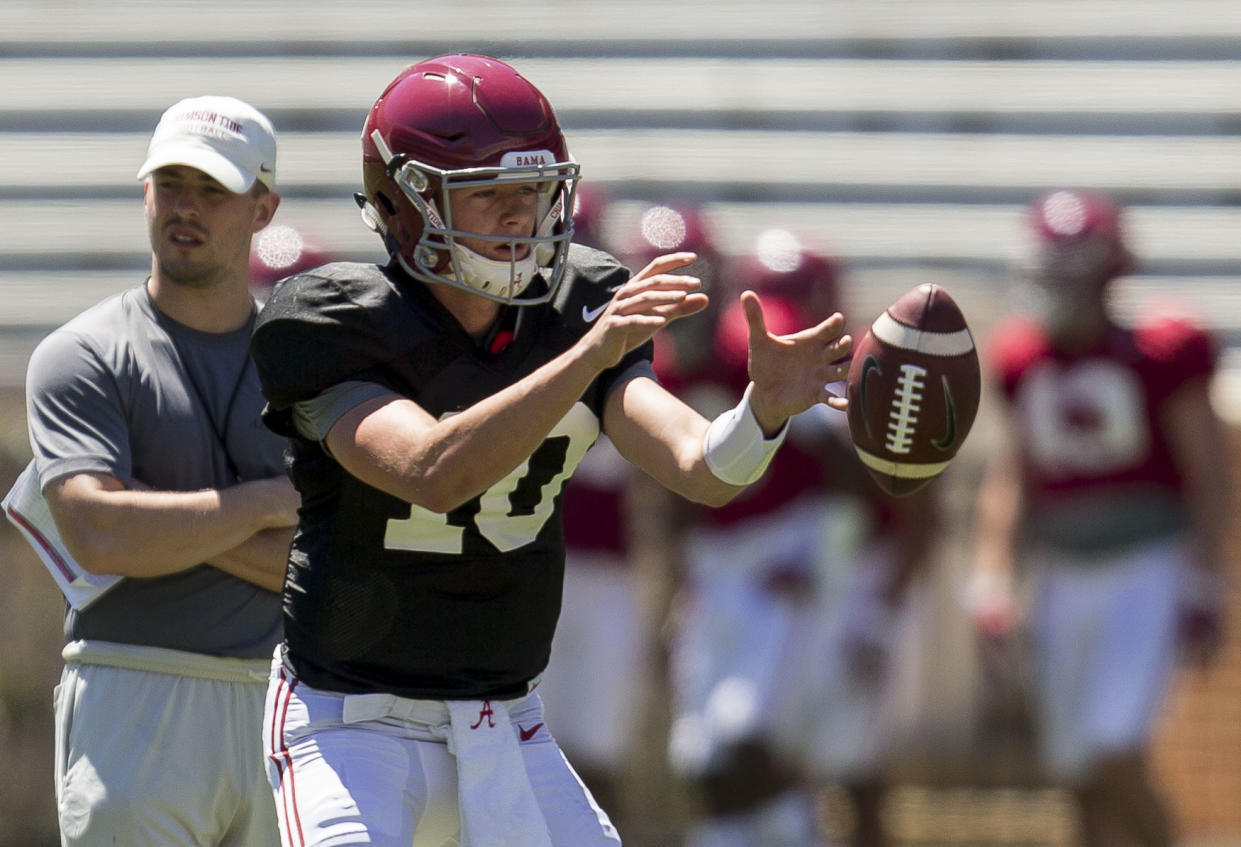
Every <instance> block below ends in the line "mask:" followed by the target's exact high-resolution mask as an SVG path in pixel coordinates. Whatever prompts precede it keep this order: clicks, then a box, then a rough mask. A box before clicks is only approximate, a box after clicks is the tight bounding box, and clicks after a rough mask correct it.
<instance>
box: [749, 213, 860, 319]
mask: <svg viewBox="0 0 1241 847" xmlns="http://www.w3.org/2000/svg"><path fill="white" fill-rule="evenodd" d="M735 280H736V288H737V290H738V291H744V290H745V289H747V288H750V289H753V290H754V291H756V292H758V293H759V294H760V295H774V296H776V297H779V298H784V299H786V300H789V301H792V302H795V303H800V304H801V305H802V310H803V311H804V312H805V313H806V315H807V317H808V318H812V319H813V320H812V321H811V322H812V323H817V322H818V321H821V320H823V319H824V318H826V317H828V316H829V315H831V314H832V313H833V312H838V311H840V309H841V296H840V268H839V266H838V265H837V264H836V262H834V261H832V260H831V259H829V258H828V257H827V256H824V255H821V254H819V253H815V252H812V251H811V250H808V249H806V247H805V246H804V245H803V244H802V243H801V241H800V240H798V238H797V236H795V235H794V234H793V233H791V232H789V231H788V230H787V229H768V230H764V231H763V232H762V233H760V234H759V236H758V239H757V240H756V242H755V249H754V253H753V255H751V256H749V257H747V258H746V259H744V260H743V261H742V262H741V264H740V266H739V267H738V270H737V273H736V277H735ZM765 300H766V297H764V301H765Z"/></svg>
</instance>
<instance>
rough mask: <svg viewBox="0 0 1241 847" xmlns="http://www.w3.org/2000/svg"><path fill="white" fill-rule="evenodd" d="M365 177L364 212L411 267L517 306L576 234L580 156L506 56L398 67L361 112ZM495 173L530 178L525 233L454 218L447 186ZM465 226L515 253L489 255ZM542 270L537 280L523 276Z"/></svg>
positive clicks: (549, 285)
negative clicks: (532, 208)
mask: <svg viewBox="0 0 1241 847" xmlns="http://www.w3.org/2000/svg"><path fill="white" fill-rule="evenodd" d="M362 180H363V186H364V191H365V195H364V196H362V197H359V203H360V204H361V206H362V218H363V220H364V221H365V222H366V224H367V225H368V226H369V227H370V228H371V229H373V230H375V231H376V232H378V233H379V234H380V236H381V237H382V238H383V240H384V245H385V246H386V247H387V249H388V252H389V253H390V254H391V255H392V257H393V258H395V259H396V260H397V261H398V262H399V263H400V264H401V266H402V267H403V268H404V269H405V270H406V271H407V272H408V273H409V274H411V275H413V276H414V277H416V278H418V279H422V280H426V281H431V282H439V283H443V284H446V285H451V286H454V287H456V288H462V289H465V290H467V291H470V292H472V293H475V294H480V295H482V296H484V297H487V298H489V299H492V300H497V301H500V302H502V303H511V304H515V305H522V306H525V305H535V304H538V303H544V302H547V301H548V300H550V299H551V297H552V296H553V295H554V294H555V291H556V288H557V287H558V286H559V284H560V280H561V279H562V277H563V276H564V271H565V263H566V260H567V257H568V249H569V241H570V239H571V238H572V236H573V224H572V209H573V194H574V188H575V185H576V183H577V180H578V165H577V162H575V161H574V160H573V158H572V157H571V156H570V155H569V151H568V147H567V145H566V144H565V140H564V136H563V134H562V133H561V131H560V125H559V124H558V123H557V121H556V115H555V113H554V112H553V111H552V107H551V104H550V103H548V101H547V98H545V97H544V96H543V95H542V93H540V92H539V90H538V89H537V88H535V87H534V86H533V85H532V84H531V83H530V82H529V81H527V80H526V79H525V78H524V77H523V76H521V74H519V73H517V71H516V70H514V69H513V68H512V67H510V66H509V65H507V64H505V63H504V62H501V61H499V60H498V59H492V58H489V57H486V56H475V55H453V56H441V57H439V58H435V59H428V60H426V61H424V62H419V63H418V64H416V65H412V66H410V67H409V68H406V69H405V70H404V71H402V72H401V73H400V74H399V75H398V76H397V77H396V79H394V80H393V81H392V82H391V83H389V84H388V87H387V88H386V89H385V90H384V92H383V94H382V95H380V97H379V99H378V100H376V101H375V104H374V105H373V106H372V107H371V110H370V113H369V114H368V115H367V117H366V124H365V126H364V128H363V131H362ZM496 183H508V184H513V183H530V184H533V185H535V186H536V187H537V189H538V192H539V198H538V215H537V221H536V225H535V227H534V231H533V232H531V233H530V234H529V235H527V236H522V237H509V236H497V235H488V234H484V233H476V232H468V231H463V230H459V229H457V228H456V227H455V226H454V225H453V208H452V200H451V193H452V190H453V189H459V188H465V187H470V186H477V185H480V184H492V185H494V184H496ZM461 238H473V239H478V240H481V241H492V242H500V243H504V244H507V245H508V246H509V247H510V250H511V253H510V255H511V258H510V259H508V260H504V261H499V260H494V259H489V258H487V257H485V256H482V255H480V254H479V253H477V252H475V251H473V250H470V249H469V248H468V247H466V246H465V245H463V244H461V243H460V242H459V241H458V239H461ZM538 275H541V276H542V277H543V280H544V282H545V283H546V284H545V286H538V287H536V288H531V287H530V286H531V284H532V283H533V282H534V278H535V277H536V276H538ZM526 292H529V293H526ZM523 293H526V294H525V296H524V297H523V296H522V295H523Z"/></svg>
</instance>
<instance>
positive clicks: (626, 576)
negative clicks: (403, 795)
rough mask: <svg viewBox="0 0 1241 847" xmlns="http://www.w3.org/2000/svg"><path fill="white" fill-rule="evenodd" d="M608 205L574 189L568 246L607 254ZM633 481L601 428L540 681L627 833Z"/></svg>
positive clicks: (637, 635) (574, 485) (584, 468)
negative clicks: (559, 605) (631, 507)
mask: <svg viewBox="0 0 1241 847" xmlns="http://www.w3.org/2000/svg"><path fill="white" fill-rule="evenodd" d="M607 206H608V197H607V194H606V193H605V192H604V191H603V190H601V189H599V188H597V187H593V186H590V185H582V184H579V185H578V187H577V191H576V192H575V194H574V209H573V243H574V244H580V245H584V246H586V247H592V248H596V249H600V250H604V251H605V252H607V251H608V240H607V239H606V238H605V233H604V227H603V221H604V217H605V215H606V214H607ZM634 477H635V469H634V467H633V465H631V464H629V463H628V462H626V461H625V460H624V458H622V457H621V455H620V454H619V453H617V451H616V448H615V447H614V446H613V445H612V442H611V441H609V440H608V437H607V436H606V435H603V434H600V436H599V438H598V440H597V441H595V443H594V444H593V445H592V446H591V448H590V449H589V450H588V451H587V452H586V455H585V456H583V457H582V461H581V462H580V463H579V464H578V466H577V469H576V470H575V471H574V474H573V477H572V478H571V479H570V480H569V481H568V482H567V483H566V485H565V493H564V495H563V505H562V518H563V523H564V541H565V574H564V593H563V599H562V603H561V613H560V619H559V621H558V623H557V625H556V634H555V637H554V639H553V641H552V655H551V661H550V663H549V664H548V666H547V670H546V671H545V672H544V674H543V679H542V681H541V682H540V683H539V693H540V695H541V696H542V698H543V702H544V704H545V709H546V715H547V719H548V723H549V725H551V726H553V727H555V729H556V741H557V743H558V744H559V745H560V747H561V749H562V750H564V752H565V755H567V756H568V757H569V760H570V761H571V762H573V767H574V769H575V770H576V771H577V772H578V775H579V776H581V778H582V781H583V782H585V783H586V786H587V787H588V788H589V789H590V791H591V793H592V794H593V795H594V797H595V799H596V800H597V801H598V803H599V805H600V806H602V807H603V808H605V809H607V810H608V811H609V815H610V816H611V818H612V820H613V822H614V823H616V825H617V828H618V829H620V830H621V831H623V832H632V830H631V829H630V828H628V827H627V826H626V824H627V823H628V821H629V820H630V817H629V814H628V813H629V812H630V811H632V809H631V805H632V804H631V803H630V798H628V797H627V796H626V792H625V790H624V789H625V787H626V778H625V777H626V770H627V768H628V766H629V765H631V764H632V763H633V759H634V756H635V754H636V753H637V750H636V745H637V741H638V739H637V733H638V730H639V728H640V725H641V722H642V714H641V707H642V704H644V703H646V702H647V701H648V697H647V677H648V675H647V667H646V662H645V660H646V657H647V649H646V644H647V627H646V626H645V625H644V620H645V616H644V613H643V607H642V592H641V587H640V585H639V574H638V570H637V567H636V566H635V563H634V561H633V559H632V553H633V550H632V540H633V539H632V535H633V526H632V523H631V521H630V516H629V513H630V502H629V501H630V498H631V496H632V491H633V482H634ZM640 823H641V822H640V821H638V820H634V824H633V825H634V826H638V825H640ZM631 837H632V836H631Z"/></svg>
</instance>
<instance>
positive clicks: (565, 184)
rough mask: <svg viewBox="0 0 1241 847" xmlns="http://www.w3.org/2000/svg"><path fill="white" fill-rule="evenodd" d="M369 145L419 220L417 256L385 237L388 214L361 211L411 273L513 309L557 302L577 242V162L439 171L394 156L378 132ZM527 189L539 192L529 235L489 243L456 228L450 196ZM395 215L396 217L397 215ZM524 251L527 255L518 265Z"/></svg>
mask: <svg viewBox="0 0 1241 847" xmlns="http://www.w3.org/2000/svg"><path fill="white" fill-rule="evenodd" d="M371 140H372V141H373V142H374V144H375V147H376V149H377V151H378V152H379V155H380V157H381V158H382V159H383V162H384V165H385V170H386V173H387V176H388V179H389V181H390V182H391V183H392V184H393V185H395V186H396V188H397V189H398V190H399V191H400V193H401V195H402V196H403V197H404V198H405V199H406V200H408V201H409V203H410V205H411V206H412V207H413V209H414V211H416V212H417V214H418V215H419V216H420V217H421V219H422V220H421V226H420V227H419V229H420V234H419V236H418V239H417V242H416V244H414V245H413V248H412V250H402V249H400V248H399V246H398V243H399V241H400V239H393V238H389V237H387V236H386V235H385V232H384V230H385V229H387V225H386V224H385V223H384V222H383V219H384V218H385V215H384V214H383V212H382V211H381V210H379V209H376V208H374V206H371V205H370V204H369V203H368V206H367V207H364V209H363V219H364V220H366V221H367V224H368V226H370V227H371V228H372V229H376V230H377V231H379V232H380V234H381V235H385V241H386V242H387V244H388V248H389V251H390V252H391V253H392V255H393V257H394V258H395V259H396V260H397V261H398V262H399V263H400V265H401V266H402V267H403V268H404V269H405V271H406V272H407V273H409V274H410V275H411V276H414V277H416V278H418V279H422V280H426V281H429V282H438V283H442V284H444V285H450V286H452V287H454V288H459V289H463V290H466V291H469V292H471V293H473V294H478V295H480V296H482V297H486V298H488V299H490V300H495V301H498V302H501V303H505V304H511V305H518V306H533V305H538V304H540V303H545V302H547V301H548V300H550V299H551V298H552V297H553V296H554V294H555V292H556V289H557V288H558V287H559V284H560V281H561V279H562V278H563V276H564V272H565V268H566V266H567V262H568V252H569V243H570V241H571V240H572V238H573V223H572V214H571V211H570V210H572V208H573V195H574V192H575V190H576V185H577V181H578V179H579V178H580V177H579V166H578V164H577V162H575V161H572V158H570V160H569V161H555V160H554V157H553V156H552V155H551V154H550V152H549V151H531V152H528V153H518V152H511V153H506V154H505V155H504V156H503V158H502V159H501V162H500V164H499V166H495V167H476V168H459V169H442V168H438V167H435V166H434V165H430V164H427V163H425V162H419V161H416V160H413V159H411V158H408V157H406V156H404V155H401V154H396V155H394V154H393V153H392V151H391V149H390V148H389V147H388V145H387V143H386V142H385V141H384V138H383V136H382V134H381V133H380V132H379V130H374V131H373V132H372V133H371ZM526 183H529V184H533V185H535V186H536V189H537V191H538V205H537V212H536V216H535V220H536V223H535V228H534V232H532V233H531V234H530V235H528V236H507V235H485V234H482V233H478V232H471V231H467V230H460V229H457V228H456V227H455V226H454V224H453V209H452V199H451V198H452V192H453V191H455V190H457V189H462V188H469V187H472V186H478V185H489V186H494V185H497V184H526ZM395 214H399V211H397V210H394V215H395ZM377 225H378V226H377ZM381 227H382V228H381ZM462 238H470V239H476V240H478V241H490V242H496V243H502V244H505V245H507V246H508V247H509V250H510V255H511V256H512V257H513V258H511V259H509V260H508V261H503V260H496V259H490V258H488V257H486V256H483V255H481V254H479V253H477V252H476V251H474V250H471V249H470V248H469V247H467V246H465V245H464V244H462V243H460V242H459V239H462ZM523 247H524V248H526V249H525V251H524V252H525V255H524V256H523V257H522V258H520V259H519V258H517V256H518V255H519V254H520V253H522V249H521V248H523ZM536 276H541V277H542V278H543V280H544V283H545V285H543V286H540V287H538V288H537V289H535V290H534V291H532V292H531V294H529V295H528V296H522V295H523V293H524V292H526V291H527V289H528V288H529V286H530V284H531V283H532V282H533V281H534V279H535V277H536Z"/></svg>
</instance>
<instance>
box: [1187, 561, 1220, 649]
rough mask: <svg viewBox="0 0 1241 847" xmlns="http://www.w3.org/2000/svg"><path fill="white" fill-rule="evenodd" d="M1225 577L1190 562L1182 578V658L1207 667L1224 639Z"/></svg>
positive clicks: (1215, 571) (1213, 570)
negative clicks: (1223, 602) (1223, 605)
mask: <svg viewBox="0 0 1241 847" xmlns="http://www.w3.org/2000/svg"><path fill="white" fill-rule="evenodd" d="M1225 596H1227V590H1226V586H1225V585H1224V579H1223V578H1222V577H1221V575H1220V573H1219V572H1218V571H1217V570H1215V569H1213V568H1208V567H1203V566H1200V565H1189V566H1188V567H1187V568H1186V571H1185V573H1184V577H1183V579H1182V581H1181V588H1180V604H1179V607H1178V609H1177V641H1178V647H1179V648H1180V654H1181V660H1182V661H1184V662H1186V663H1187V664H1189V665H1191V666H1194V667H1197V668H1200V669H1205V668H1207V667H1209V666H1210V665H1211V663H1212V662H1214V661H1215V659H1216V657H1217V656H1218V655H1219V651H1220V648H1221V646H1222V645H1223V642H1224V614H1223V609H1222V607H1221V603H1222V599H1223V598H1224V597H1225Z"/></svg>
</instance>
